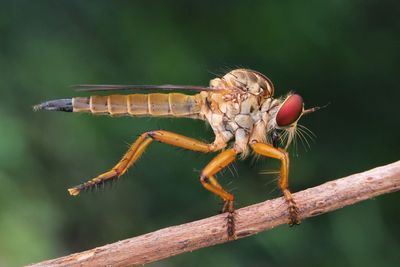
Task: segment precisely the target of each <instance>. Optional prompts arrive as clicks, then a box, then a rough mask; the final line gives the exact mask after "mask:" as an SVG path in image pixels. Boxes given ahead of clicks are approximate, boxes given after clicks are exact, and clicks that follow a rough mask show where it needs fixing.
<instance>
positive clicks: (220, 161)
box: [200, 148, 237, 239]
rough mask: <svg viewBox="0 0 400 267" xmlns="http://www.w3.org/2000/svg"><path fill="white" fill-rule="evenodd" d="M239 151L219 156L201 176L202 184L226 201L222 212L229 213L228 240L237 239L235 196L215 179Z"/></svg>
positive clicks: (227, 151) (230, 151)
mask: <svg viewBox="0 0 400 267" xmlns="http://www.w3.org/2000/svg"><path fill="white" fill-rule="evenodd" d="M236 155H237V151H236V150H235V149H233V148H232V149H228V150H225V151H223V152H221V153H220V154H218V155H217V156H216V157H215V158H214V159H212V160H211V161H210V162H209V163H208V164H207V166H206V167H205V168H204V169H203V171H202V172H201V175H200V182H201V184H202V185H203V186H204V187H205V188H206V189H207V190H209V191H211V192H212V193H214V194H216V195H217V196H219V197H220V198H222V200H223V201H224V207H223V208H222V212H227V213H228V217H227V220H228V223H227V233H228V239H235V238H236V236H235V218H234V211H235V208H234V202H233V201H234V196H233V195H232V194H231V193H228V192H227V191H225V190H224V189H223V188H222V186H221V185H220V184H219V183H218V181H217V179H216V178H215V174H217V173H218V172H220V171H221V170H222V169H224V168H225V167H226V166H228V165H229V164H230V163H232V162H233V161H234V160H235V159H236Z"/></svg>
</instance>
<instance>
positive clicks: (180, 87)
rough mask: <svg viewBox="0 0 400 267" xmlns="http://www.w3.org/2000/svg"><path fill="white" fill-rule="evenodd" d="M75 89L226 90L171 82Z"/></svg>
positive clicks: (83, 86) (84, 86)
mask: <svg viewBox="0 0 400 267" xmlns="http://www.w3.org/2000/svg"><path fill="white" fill-rule="evenodd" d="M72 87H73V88H75V90H76V91H80V92H96V91H125V90H132V91H133V90H163V91H173V90H190V91H220V90H226V89H224V88H210V87H205V86H193V85H173V84H162V85H153V84H144V85H134V84H132V85H131V84H127V85H122V84H121V85H114V84H77V85H73V86H72Z"/></svg>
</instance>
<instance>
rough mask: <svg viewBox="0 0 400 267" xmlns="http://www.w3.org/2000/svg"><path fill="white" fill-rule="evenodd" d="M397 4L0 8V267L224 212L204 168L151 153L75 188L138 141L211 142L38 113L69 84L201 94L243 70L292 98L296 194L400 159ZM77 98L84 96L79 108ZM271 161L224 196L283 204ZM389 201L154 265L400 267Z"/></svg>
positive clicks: (158, 150)
mask: <svg viewBox="0 0 400 267" xmlns="http://www.w3.org/2000/svg"><path fill="white" fill-rule="evenodd" d="M399 16H400V4H399V2H398V1H394V0H393V1H378V0H376V1H371V0H365V1H348V0H346V1H345V0H336V1H205V0H203V1H74V0H70V1H4V0H2V1H1V2H0V266H20V265H23V264H28V263H33V262H38V261H41V260H45V259H49V258H53V257H58V256H62V255H66V254H68V253H72V252H78V251H81V250H85V249H89V248H92V247H95V246H99V245H103V244H106V243H112V242H115V241H117V240H121V239H125V238H128V237H132V236H137V235H141V234H144V233H147V232H151V231H154V230H157V229H160V228H163V227H167V226H171V225H176V224H181V223H185V222H190V221H193V220H197V219H201V218H205V217H208V216H211V215H214V214H216V213H217V211H218V210H219V208H220V207H221V202H220V200H219V199H217V198H216V197H215V196H213V195H212V194H210V193H209V192H207V191H206V190H204V189H203V188H202V186H201V185H200V183H199V181H198V174H199V171H200V170H201V168H202V167H204V166H205V165H206V164H207V162H208V161H209V160H210V159H211V158H212V157H213V155H198V154H195V153H192V152H187V151H182V150H177V149H175V148H172V147H169V146H167V145H163V144H154V145H152V146H151V147H150V149H149V150H148V152H147V153H146V154H145V155H144V156H143V157H142V158H141V160H140V161H139V162H138V164H137V165H136V166H135V167H134V168H132V169H131V170H130V171H129V172H128V174H126V175H125V176H124V177H123V178H122V179H120V180H119V181H118V182H117V183H115V184H114V185H113V186H111V187H110V186H109V187H106V188H105V189H104V190H99V191H98V192H92V193H87V194H83V195H81V196H79V197H77V198H71V197H70V196H68V194H67V191H66V189H67V188H68V187H70V186H71V185H75V184H78V183H80V182H82V181H85V180H87V179H88V178H92V177H93V176H95V175H97V174H99V173H101V172H103V171H105V170H107V169H108V168H110V167H112V166H113V164H114V163H116V162H117V160H119V158H120V157H121V155H122V154H123V153H124V152H125V150H126V149H127V147H128V144H129V143H131V142H133V140H134V139H135V138H136V136H137V135H138V134H140V133H142V132H144V131H146V130H152V129H167V130H170V131H174V132H178V133H180V134H185V135H187V136H191V137H195V138H199V139H201V140H207V141H212V139H213V135H212V132H211V130H210V128H209V127H207V126H206V125H205V124H204V123H203V122H201V121H195V120H185V119H156V118H128V117H124V118H110V117H107V116H97V117H95V116H91V115H88V114H71V113H51V112H36V113H35V112H33V111H32V106H33V105H34V104H36V103H38V102H41V101H44V100H48V99H54V98H66V97H71V96H74V95H77V94H78V93H77V92H74V91H73V90H71V88H70V87H69V85H71V84H77V83H117V84H118V83H119V84H121V83H139V84H145V83H148V84H157V83H160V84H162V83H174V84H193V85H207V84H208V81H209V80H210V79H212V78H213V77H215V75H221V74H223V73H225V72H226V71H227V70H230V69H233V68H236V67H247V68H252V69H255V70H258V71H260V72H262V73H265V74H266V75H267V76H269V77H270V78H271V79H272V81H273V82H274V84H275V88H276V94H277V95H284V94H286V93H287V92H288V91H289V90H295V91H297V92H299V93H300V94H301V95H302V96H303V98H304V99H305V101H306V105H307V106H313V105H323V104H326V103H328V102H330V103H331V105H330V106H329V107H328V108H326V109H325V110H323V111H320V112H318V113H314V114H312V116H309V117H306V118H304V119H302V121H301V123H302V124H303V125H305V126H306V127H308V128H310V129H311V130H312V131H313V132H314V133H315V134H316V135H317V138H316V141H315V142H311V148H308V147H307V146H306V147H305V148H304V147H303V146H301V145H300V146H299V147H298V149H297V151H293V150H292V151H291V152H292V153H291V159H292V164H291V175H290V187H291V189H292V190H293V191H299V190H302V189H305V188H308V187H311V186H316V185H319V184H321V183H323V182H326V181H328V180H332V179H335V178H339V177H342V176H345V175H348V174H352V173H355V172H360V171H363V170H367V169H370V168H373V167H376V166H379V165H383V164H387V163H390V162H393V161H396V160H398V159H399V151H400V141H399V135H400V130H399V127H400V126H399V123H400V120H399V104H398V101H399V96H400V95H399V89H400V88H399V70H400V57H399V49H400V39H399V38H400V20H399ZM79 95H85V94H79ZM277 167H278V164H277V163H276V162H275V161H274V160H260V161H257V162H256V163H254V162H253V161H252V160H251V159H248V160H245V161H242V162H237V163H236V168H237V169H238V173H239V174H238V175H233V174H232V173H230V172H229V171H228V172H226V173H225V174H224V175H222V176H220V179H221V182H222V183H223V184H224V185H225V186H226V187H227V188H228V189H229V190H231V191H232V192H234V193H235V195H236V197H237V205H238V206H239V207H242V206H245V205H249V204H252V203H256V202H259V201H263V200H265V199H269V198H274V197H277V196H279V192H278V190H276V186H275V182H274V180H276V175H262V174H260V172H262V171H263V170H275V169H277ZM399 201H400V195H399V194H398V193H394V194H390V195H385V196H381V197H378V198H376V199H373V200H368V201H365V202H362V203H360V204H357V205H354V206H351V207H347V208H344V209H341V210H339V211H336V212H333V213H330V214H326V215H322V216H318V217H315V218H312V219H307V220H305V221H304V222H303V223H302V225H301V226H300V227H294V228H289V227H287V226H281V227H278V228H276V229H273V230H271V231H268V232H264V233H261V234H258V235H256V236H253V237H249V238H245V239H243V240H239V241H237V242H231V243H229V244H224V245H219V246H215V247H210V248H206V249H202V250H199V251H195V252H192V253H186V254H183V255H180V256H176V257H173V258H170V259H167V260H164V261H161V262H158V263H153V264H152V265H150V266H398V265H397V264H398V262H399V260H400V253H399V251H400V231H399V227H398V226H399V224H400V213H399V203H400V202H399Z"/></svg>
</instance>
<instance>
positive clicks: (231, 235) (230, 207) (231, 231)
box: [222, 200, 236, 240]
mask: <svg viewBox="0 0 400 267" xmlns="http://www.w3.org/2000/svg"><path fill="white" fill-rule="evenodd" d="M225 212H227V213H228V215H227V217H226V220H227V223H226V225H227V234H228V240H235V239H236V232H235V208H234V204H233V200H227V201H225V203H224V207H223V208H222V213H225Z"/></svg>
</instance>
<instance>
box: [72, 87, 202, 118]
mask: <svg viewBox="0 0 400 267" xmlns="http://www.w3.org/2000/svg"><path fill="white" fill-rule="evenodd" d="M200 106H201V101H200V95H185V94H179V93H170V94H160V93H154V94H130V95H109V96H90V97H75V98H73V99H72V108H73V112H90V113H93V114H109V115H119V116H122V115H127V116H171V117H197V115H198V114H199V112H200Z"/></svg>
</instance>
